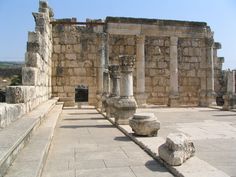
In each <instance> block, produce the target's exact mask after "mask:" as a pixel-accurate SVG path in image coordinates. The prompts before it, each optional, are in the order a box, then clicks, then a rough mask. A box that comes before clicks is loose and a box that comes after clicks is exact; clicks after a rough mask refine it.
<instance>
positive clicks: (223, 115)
mask: <svg viewBox="0 0 236 177" xmlns="http://www.w3.org/2000/svg"><path fill="white" fill-rule="evenodd" d="M213 116H216V117H226V116H227V117H229V116H234V117H235V118H236V114H221V115H213Z"/></svg>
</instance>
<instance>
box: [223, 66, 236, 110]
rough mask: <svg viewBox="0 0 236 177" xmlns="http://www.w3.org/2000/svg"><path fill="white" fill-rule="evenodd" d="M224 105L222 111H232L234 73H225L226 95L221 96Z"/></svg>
mask: <svg viewBox="0 0 236 177" xmlns="http://www.w3.org/2000/svg"><path fill="white" fill-rule="evenodd" d="M223 98H224V105H223V110H230V109H233V108H234V107H235V105H236V94H235V71H234V70H233V71H230V70H228V71H227V93H226V95H224V96H223Z"/></svg>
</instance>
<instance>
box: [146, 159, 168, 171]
mask: <svg viewBox="0 0 236 177" xmlns="http://www.w3.org/2000/svg"><path fill="white" fill-rule="evenodd" d="M145 167H146V168H147V169H149V170H150V171H154V172H163V173H166V172H167V170H166V168H165V167H164V166H163V165H161V164H159V163H157V162H156V161H155V160H149V161H147V162H146V163H145Z"/></svg>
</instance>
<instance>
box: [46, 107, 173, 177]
mask: <svg viewBox="0 0 236 177" xmlns="http://www.w3.org/2000/svg"><path fill="white" fill-rule="evenodd" d="M170 176H172V175H171V174H170V173H169V172H168V171H167V170H166V169H165V168H164V167H163V166H162V165H161V164H159V163H158V162H156V161H154V160H153V159H152V158H151V157H150V156H149V155H147V154H146V153H145V152H144V151H143V150H142V149H141V148H140V147H139V146H137V145H136V144H134V143H133V142H132V141H131V140H130V139H129V138H127V137H126V136H124V134H123V133H121V132H120V131H119V130H118V129H117V128H115V127H114V126H113V125H112V124H111V123H110V122H108V121H107V120H106V119H104V118H103V117H102V115H100V114H98V113H97V111H96V110H95V109H73V108H71V109H64V110H63V112H62V115H61V118H60V120H59V122H58V124H57V128H56V130H55V135H54V139H53V142H52V146H51V149H50V151H49V155H48V158H47V162H46V165H45V168H44V170H43V174H42V177H170Z"/></svg>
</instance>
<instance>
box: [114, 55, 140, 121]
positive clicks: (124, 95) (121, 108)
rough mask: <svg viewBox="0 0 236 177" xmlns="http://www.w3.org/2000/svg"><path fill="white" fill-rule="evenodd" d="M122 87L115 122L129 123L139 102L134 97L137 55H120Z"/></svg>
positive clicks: (116, 105) (116, 103)
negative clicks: (134, 70) (134, 69)
mask: <svg viewBox="0 0 236 177" xmlns="http://www.w3.org/2000/svg"><path fill="white" fill-rule="evenodd" d="M119 60H120V70H121V82H120V83H121V88H120V99H119V100H118V101H117V102H115V103H114V107H115V110H116V111H115V122H116V123H117V124H122V125H128V124H129V119H131V118H132V117H133V115H134V113H135V111H136V108H137V103H136V101H135V99H134V97H133V67H134V64H135V57H134V56H131V55H124V56H120V58H119Z"/></svg>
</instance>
